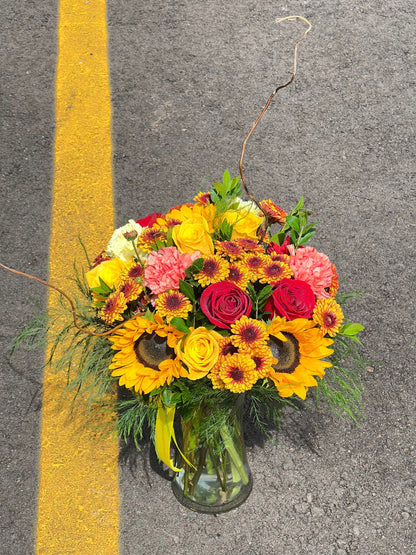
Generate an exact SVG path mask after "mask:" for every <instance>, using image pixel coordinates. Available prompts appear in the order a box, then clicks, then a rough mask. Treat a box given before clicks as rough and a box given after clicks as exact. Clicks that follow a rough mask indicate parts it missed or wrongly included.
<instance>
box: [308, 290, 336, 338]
mask: <svg viewBox="0 0 416 555" xmlns="http://www.w3.org/2000/svg"><path fill="white" fill-rule="evenodd" d="M343 319H344V314H343V312H342V310H341V307H340V306H339V304H338V303H337V302H336V301H335V300H334V299H318V300H317V301H316V305H315V308H314V311H313V321H314V322H316V323H317V324H318V326H319V327H320V328H321V330H322V332H323V334H324V335H325V334H326V333H327V334H328V335H330V336H331V337H334V335H336V334H337V333H338V331H339V329H340V327H341V324H342V320H343Z"/></svg>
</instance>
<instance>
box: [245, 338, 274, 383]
mask: <svg viewBox="0 0 416 555" xmlns="http://www.w3.org/2000/svg"><path fill="white" fill-rule="evenodd" d="M242 352H245V351H242ZM248 354H250V356H251V358H252V359H253V360H254V363H255V365H256V367H255V371H256V372H257V375H258V377H259V378H264V377H266V376H267V375H268V374H269V372H270V371H271V370H273V364H277V363H278V360H277V358H275V357H274V356H273V354H272V352H271V350H270V349H269V347H268V346H267V345H262V346H261V347H257V348H256V349H254V350H253V351H249V352H248Z"/></svg>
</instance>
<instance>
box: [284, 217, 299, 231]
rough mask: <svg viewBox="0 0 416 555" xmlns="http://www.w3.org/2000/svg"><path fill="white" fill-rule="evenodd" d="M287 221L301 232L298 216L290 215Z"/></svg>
mask: <svg viewBox="0 0 416 555" xmlns="http://www.w3.org/2000/svg"><path fill="white" fill-rule="evenodd" d="M286 223H287V224H289V225H290V227H291V228H292V229H294V230H295V231H297V232H298V233H299V231H300V225H299V218H297V217H296V216H288V217H287V218H286Z"/></svg>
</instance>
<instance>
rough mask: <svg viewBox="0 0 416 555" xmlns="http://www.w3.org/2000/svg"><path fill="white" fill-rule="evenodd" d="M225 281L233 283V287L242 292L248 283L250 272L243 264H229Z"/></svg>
mask: <svg viewBox="0 0 416 555" xmlns="http://www.w3.org/2000/svg"><path fill="white" fill-rule="evenodd" d="M227 281H231V283H234V285H237V287H239V288H240V289H243V290H244V289H245V288H246V287H247V284H248V282H249V281H250V272H249V270H248V269H247V267H246V266H244V264H242V263H240V262H230V264H229V267H228V277H227Z"/></svg>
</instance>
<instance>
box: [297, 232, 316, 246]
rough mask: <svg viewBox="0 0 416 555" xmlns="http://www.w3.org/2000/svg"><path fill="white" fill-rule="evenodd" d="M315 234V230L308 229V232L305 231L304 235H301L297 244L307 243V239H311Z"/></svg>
mask: <svg viewBox="0 0 416 555" xmlns="http://www.w3.org/2000/svg"><path fill="white" fill-rule="evenodd" d="M314 235H315V230H314V231H310V232H309V233H307V234H306V235H303V236H302V237H301V239H300V241H299V243H298V245H299V246H300V245H304V244H305V243H307V242H308V241H309V239H311V238H312V237H313V236H314Z"/></svg>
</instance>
